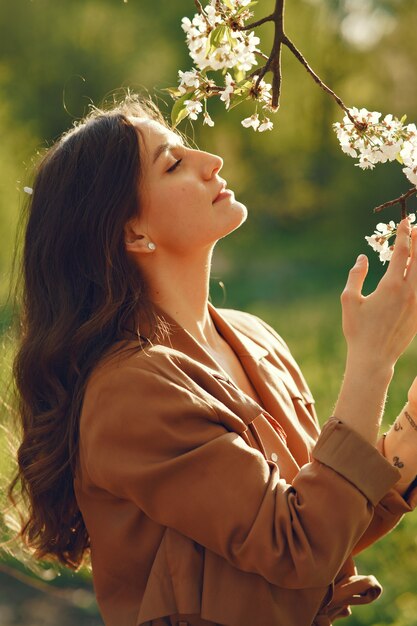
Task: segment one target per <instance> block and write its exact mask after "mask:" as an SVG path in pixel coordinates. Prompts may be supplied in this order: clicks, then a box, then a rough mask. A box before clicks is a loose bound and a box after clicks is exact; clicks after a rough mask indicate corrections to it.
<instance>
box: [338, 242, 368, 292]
mask: <svg viewBox="0 0 417 626" xmlns="http://www.w3.org/2000/svg"><path fill="white" fill-rule="evenodd" d="M367 273H368V257H367V256H366V255H365V254H360V255H359V256H358V258H357V259H356V263H355V265H354V266H353V267H352V269H351V270H350V272H349V275H348V279H347V281H346V287H345V288H344V290H343V293H342V299H349V300H351V301H352V300H353V301H357V300H360V298H361V296H362V288H363V283H364V282H365V278H366V275H367Z"/></svg>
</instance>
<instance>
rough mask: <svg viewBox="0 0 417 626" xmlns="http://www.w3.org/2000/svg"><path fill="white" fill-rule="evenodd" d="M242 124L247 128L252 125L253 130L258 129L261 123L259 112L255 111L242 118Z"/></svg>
mask: <svg viewBox="0 0 417 626" xmlns="http://www.w3.org/2000/svg"><path fill="white" fill-rule="evenodd" d="M241 124H242V126H244V127H245V128H250V127H252V128H253V130H256V129H257V128H258V126H259V124H260V122H259V117H258V114H257V113H254V114H253V115H251V116H250V117H246V118H245V119H244V120H242V122H241Z"/></svg>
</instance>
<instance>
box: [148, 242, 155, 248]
mask: <svg viewBox="0 0 417 626" xmlns="http://www.w3.org/2000/svg"><path fill="white" fill-rule="evenodd" d="M148 248H149V250H155V249H156V244H154V242H153V241H149V242H148Z"/></svg>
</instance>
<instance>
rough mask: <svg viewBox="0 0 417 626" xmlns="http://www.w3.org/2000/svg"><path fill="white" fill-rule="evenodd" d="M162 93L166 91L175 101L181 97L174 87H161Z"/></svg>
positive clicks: (180, 93)
mask: <svg viewBox="0 0 417 626" xmlns="http://www.w3.org/2000/svg"><path fill="white" fill-rule="evenodd" d="M162 91H167V92H168V93H169V95H170V96H172V97H173V98H174V99H177V98H179V97H180V96H181V95H182V92H181V91H180V90H179V89H177V88H176V87H163V88H162Z"/></svg>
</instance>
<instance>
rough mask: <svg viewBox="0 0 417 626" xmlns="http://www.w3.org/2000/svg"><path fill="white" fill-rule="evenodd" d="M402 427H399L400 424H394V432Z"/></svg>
mask: <svg viewBox="0 0 417 626" xmlns="http://www.w3.org/2000/svg"><path fill="white" fill-rule="evenodd" d="M402 429H403V427H402V426H401V424H400V422H395V423H394V430H402Z"/></svg>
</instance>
